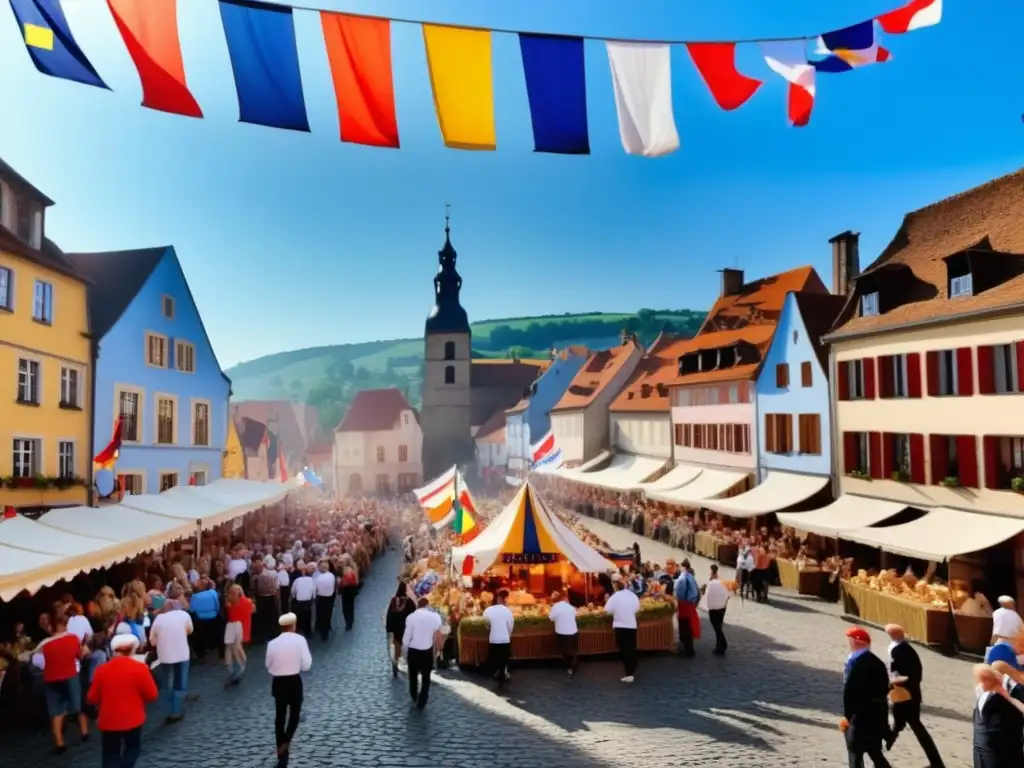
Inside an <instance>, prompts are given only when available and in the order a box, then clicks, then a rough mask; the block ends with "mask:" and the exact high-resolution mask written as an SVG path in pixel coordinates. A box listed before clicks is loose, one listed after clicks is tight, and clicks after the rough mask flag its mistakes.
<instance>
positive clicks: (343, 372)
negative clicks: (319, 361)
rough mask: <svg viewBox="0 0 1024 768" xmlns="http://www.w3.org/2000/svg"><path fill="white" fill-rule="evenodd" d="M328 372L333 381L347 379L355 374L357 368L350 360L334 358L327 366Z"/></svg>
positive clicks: (328, 376)
mask: <svg viewBox="0 0 1024 768" xmlns="http://www.w3.org/2000/svg"><path fill="white" fill-rule="evenodd" d="M326 373H327V378H328V379H330V380H331V381H346V380H348V379H351V378H352V376H353V375H354V374H355V368H353V366H352V363H351V362H349V361H348V360H334V361H332V362H331V363H330V365H328V366H327V370H326Z"/></svg>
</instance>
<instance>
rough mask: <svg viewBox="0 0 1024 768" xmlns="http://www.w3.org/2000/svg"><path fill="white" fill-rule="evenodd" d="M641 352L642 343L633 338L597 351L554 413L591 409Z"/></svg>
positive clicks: (564, 394) (573, 381)
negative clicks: (617, 376)
mask: <svg viewBox="0 0 1024 768" xmlns="http://www.w3.org/2000/svg"><path fill="white" fill-rule="evenodd" d="M638 351H640V344H639V342H637V340H636V338H631V339H629V340H627V341H626V342H625V343H624V344H620V345H619V346H617V347H612V348H611V349H603V350H600V351H598V352H594V353H593V354H592V355H590V357H589V358H587V362H586V363H584V364H583V367H582V368H580V369H579V371H577V372H576V375H575V376H574V377H573V379H572V383H571V384H569V387H568V389H566V390H565V392H564V393H563V394H562V397H561V399H560V400H559V401H558V402H557V403H555V406H554V408H552V409H551V411H552V412H555V411H568V410H574V409H577V408H586V407H587V406H589V405H590V404H591V403H593V402H594V400H596V399H597V397H598V396H599V395H600V394H601V392H602V391H604V389H605V388H606V387H608V385H609V384H611V382H612V380H613V379H614V378H615V377H616V375H618V373H619V371H621V370H622V369H623V367H625V365H626V363H628V362H629V360H630V359H631V356H632V355H633V354H634V353H636V352H638Z"/></svg>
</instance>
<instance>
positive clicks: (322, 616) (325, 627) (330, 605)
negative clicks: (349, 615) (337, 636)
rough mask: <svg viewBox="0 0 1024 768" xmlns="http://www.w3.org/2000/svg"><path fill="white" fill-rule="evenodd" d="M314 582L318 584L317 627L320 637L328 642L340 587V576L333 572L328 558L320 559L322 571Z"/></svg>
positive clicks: (315, 577)
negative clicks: (335, 600) (335, 599)
mask: <svg viewBox="0 0 1024 768" xmlns="http://www.w3.org/2000/svg"><path fill="white" fill-rule="evenodd" d="M313 584H314V585H315V586H316V628H317V631H318V632H319V633H320V639H321V640H323V641H325V642H326V641H327V640H329V639H330V637H331V620H332V619H333V617H334V598H335V595H336V594H337V589H338V577H337V576H335V575H334V574H333V573H331V571H330V564H329V563H328V562H327V561H326V560H321V561H320V572H319V573H317V575H316V576H314V577H313Z"/></svg>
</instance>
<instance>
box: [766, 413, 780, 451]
mask: <svg viewBox="0 0 1024 768" xmlns="http://www.w3.org/2000/svg"><path fill="white" fill-rule="evenodd" d="M764 447H765V450H766V451H768V453H777V451H776V450H775V415H774V414H771V413H766V414H765V416H764Z"/></svg>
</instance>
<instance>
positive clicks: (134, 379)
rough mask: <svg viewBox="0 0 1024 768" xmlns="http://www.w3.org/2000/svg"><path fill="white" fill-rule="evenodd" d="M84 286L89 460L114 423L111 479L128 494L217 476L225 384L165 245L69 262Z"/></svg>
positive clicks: (227, 383)
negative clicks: (117, 429) (91, 369)
mask: <svg viewBox="0 0 1024 768" xmlns="http://www.w3.org/2000/svg"><path fill="white" fill-rule="evenodd" d="M69 258H70V259H71V260H72V262H73V263H74V264H75V266H76V267H77V268H79V269H81V270H82V273H83V274H84V275H85V276H86V277H87V278H88V279H89V280H91V281H92V283H93V286H92V290H91V292H90V297H89V315H90V325H91V329H92V334H93V340H94V343H95V344H96V345H97V347H96V355H97V359H96V367H95V371H96V373H95V377H94V379H95V391H94V397H93V412H94V413H95V426H94V434H93V440H94V445H95V451H94V453H95V452H98V451H100V450H102V449H103V447H104V446H106V445H107V444H108V443H109V442H110V439H111V435H112V433H113V428H114V425H115V423H116V422H117V419H118V417H120V419H121V437H122V445H121V454H120V457H119V459H118V461H117V469H116V471H117V475H118V477H119V479H120V480H121V482H122V487H123V488H124V489H125V490H126V491H128V492H131V493H159V492H160V491H164V490H167V489H168V488H171V487H174V486H175V485H186V484H190V483H191V484H194V485H205V484H207V483H210V482H212V481H213V480H216V479H218V478H220V476H221V459H222V456H223V452H224V449H225V445H226V443H227V432H228V418H229V407H228V400H229V398H230V396H231V382H230V380H229V379H228V378H227V377H226V376H225V375H224V373H223V371H222V370H221V367H220V363H218V361H217V357H216V355H215V354H214V351H213V347H212V346H211V344H210V340H209V338H208V337H207V335H206V329H205V328H204V327H203V321H202V318H201V317H200V315H199V310H198V309H197V307H196V304H195V301H194V299H193V297H192V292H191V290H189V287H188V282H187V281H186V279H185V275H184V273H183V272H182V269H181V265H180V263H179V262H178V257H177V254H175V252H174V248H173V247H170V246H168V247H163V248H148V249H143V250H136V251H116V252H108V253H87V254H70V255H69Z"/></svg>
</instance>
